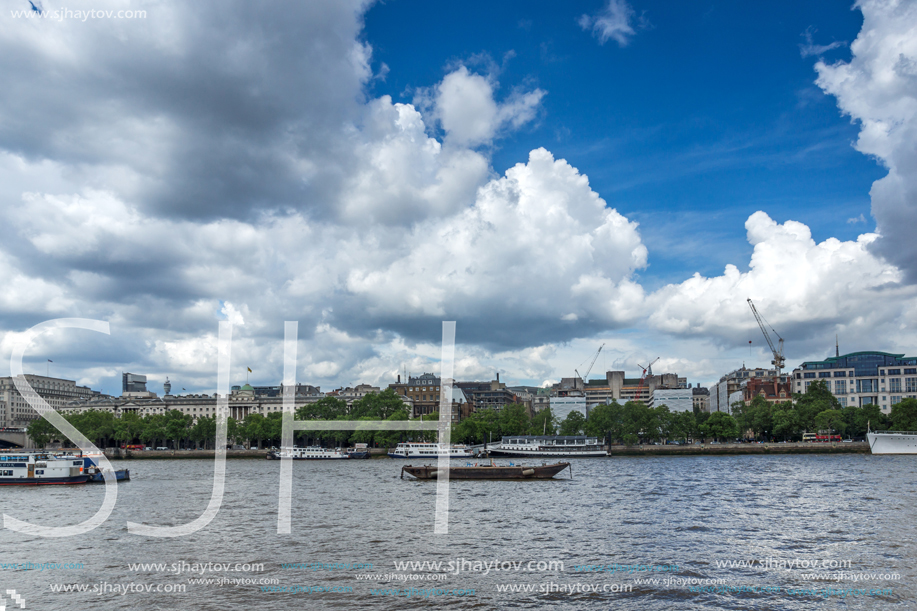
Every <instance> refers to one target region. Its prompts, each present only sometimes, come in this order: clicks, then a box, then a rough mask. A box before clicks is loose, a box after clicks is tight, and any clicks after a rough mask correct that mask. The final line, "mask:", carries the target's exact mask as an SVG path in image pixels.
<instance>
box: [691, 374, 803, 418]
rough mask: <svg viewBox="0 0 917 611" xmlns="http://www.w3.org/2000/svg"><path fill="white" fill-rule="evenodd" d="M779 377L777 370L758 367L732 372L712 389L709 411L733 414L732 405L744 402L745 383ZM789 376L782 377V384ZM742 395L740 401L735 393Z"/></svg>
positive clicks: (710, 390)
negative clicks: (735, 396)
mask: <svg viewBox="0 0 917 611" xmlns="http://www.w3.org/2000/svg"><path fill="white" fill-rule="evenodd" d="M776 375H777V370H775V369H765V368H762V367H757V368H755V369H748V368H746V367H745V365H742V367H741V368H740V369H735V370H733V371H730V372H729V373H727V374H726V375H724V376H723V377H721V378H720V381H719V382H717V383H716V384H714V385H713V386H711V387H710V389H709V392H710V399H709V408H708V409H709V411H711V412H726V413H727V414H729V413H731V412H732V404H733V403H735V402H736V401H744V400H745V396H744V390H743V383H744V382H747V381H748V380H751V379H770V380H773V379H774V376H776ZM788 379H789V377H788V376H785V375H784V376H780V380H779V381H780V382H786V381H787V380H788ZM737 392H738V393H741V397H740V398H739V399H735V398H734V395H735V393H737Z"/></svg>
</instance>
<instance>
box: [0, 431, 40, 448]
mask: <svg viewBox="0 0 917 611" xmlns="http://www.w3.org/2000/svg"><path fill="white" fill-rule="evenodd" d="M31 445H32V443H31V440H30V439H29V436H28V435H26V434H25V429H0V448H24V447H26V446H31Z"/></svg>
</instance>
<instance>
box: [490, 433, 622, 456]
mask: <svg viewBox="0 0 917 611" xmlns="http://www.w3.org/2000/svg"><path fill="white" fill-rule="evenodd" d="M487 451H488V452H489V453H490V454H492V455H494V456H517V457H532V458H536V457H537V458H556V457H566V458H588V457H598V456H608V452H606V451H605V448H604V447H603V446H602V444H601V443H600V442H599V439H598V438H597V437H588V436H585V435H572V436H557V435H553V436H552V435H511V436H508V437H503V439H501V440H500V443H499V444H498V445H492V446H491V445H488V446H487Z"/></svg>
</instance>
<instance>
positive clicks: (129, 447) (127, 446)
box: [121, 443, 143, 450]
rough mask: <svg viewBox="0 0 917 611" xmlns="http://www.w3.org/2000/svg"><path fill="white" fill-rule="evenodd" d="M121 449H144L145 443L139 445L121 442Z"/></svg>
mask: <svg viewBox="0 0 917 611" xmlns="http://www.w3.org/2000/svg"><path fill="white" fill-rule="evenodd" d="M121 449H122V450H142V449H143V444H141V445H139V446H138V445H124V444H123V443H122V444H121Z"/></svg>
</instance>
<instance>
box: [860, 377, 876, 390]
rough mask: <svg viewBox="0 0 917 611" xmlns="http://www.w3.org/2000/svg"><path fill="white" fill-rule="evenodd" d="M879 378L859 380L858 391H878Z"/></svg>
mask: <svg viewBox="0 0 917 611" xmlns="http://www.w3.org/2000/svg"><path fill="white" fill-rule="evenodd" d="M878 390H879V380H873V379H869V378H867V379H865V380H857V392H878Z"/></svg>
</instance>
